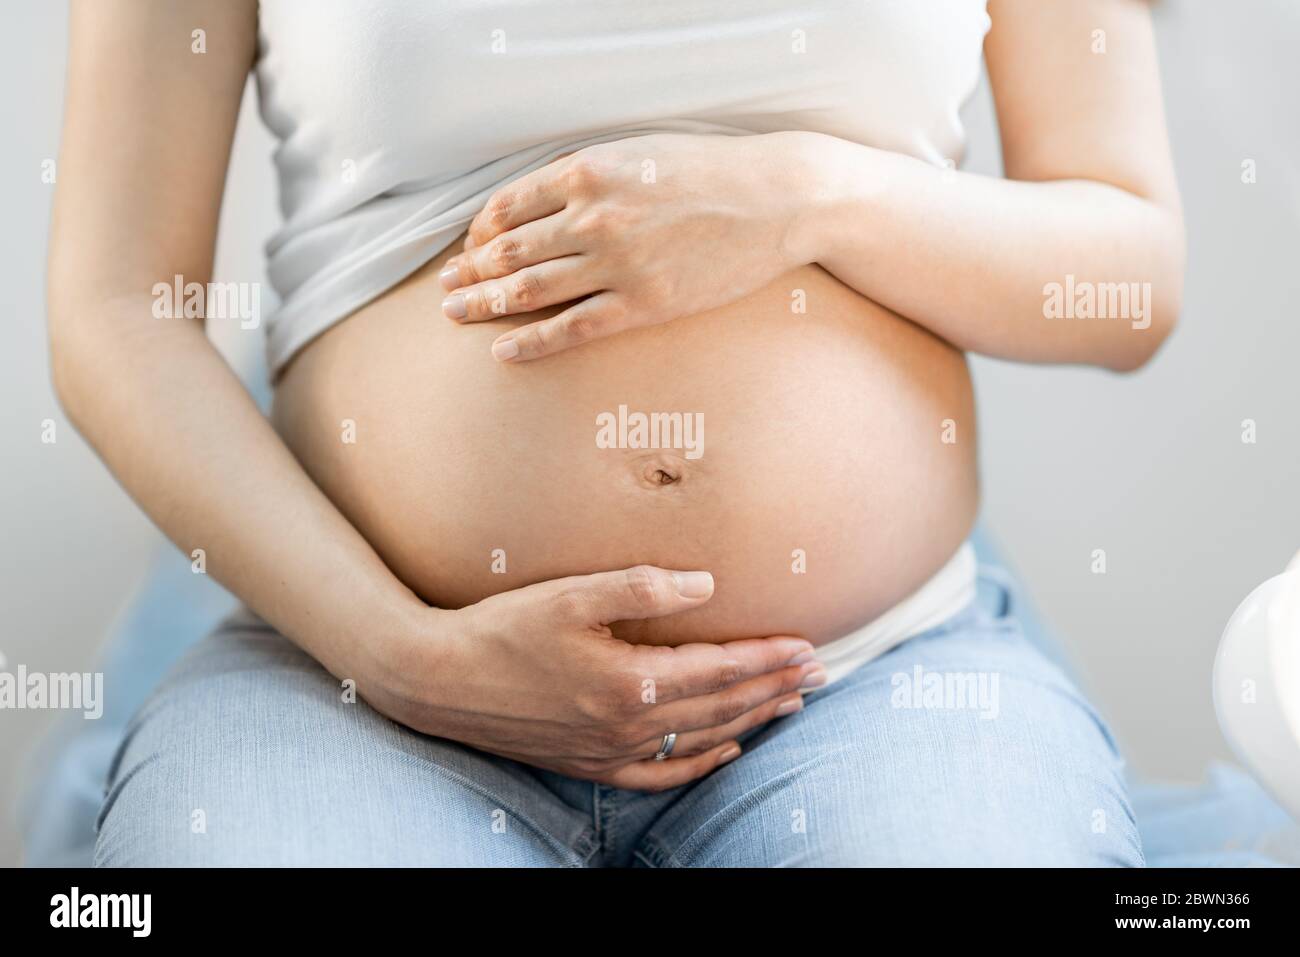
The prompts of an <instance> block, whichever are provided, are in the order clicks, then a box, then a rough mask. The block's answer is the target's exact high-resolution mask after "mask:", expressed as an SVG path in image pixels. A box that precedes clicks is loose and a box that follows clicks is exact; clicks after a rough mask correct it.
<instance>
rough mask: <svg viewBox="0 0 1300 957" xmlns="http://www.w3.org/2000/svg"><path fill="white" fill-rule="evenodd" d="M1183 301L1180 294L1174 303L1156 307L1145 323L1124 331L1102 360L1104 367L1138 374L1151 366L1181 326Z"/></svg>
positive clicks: (1113, 370)
mask: <svg viewBox="0 0 1300 957" xmlns="http://www.w3.org/2000/svg"><path fill="white" fill-rule="evenodd" d="M1180 285H1181V284H1180ZM1181 298H1182V297H1181V294H1180V295H1179V296H1177V297H1176V298H1175V299H1174V300H1173V301H1169V302H1166V303H1165V304H1164V305H1162V306H1160V307H1159V308H1153V310H1152V312H1151V314H1150V315H1149V316H1148V317H1147V318H1146V319H1145V320H1142V321H1139V322H1138V323H1137V324H1136V325H1131V326H1129V327H1127V328H1125V329H1124V330H1123V332H1122V333H1120V336H1119V338H1120V342H1119V343H1118V344H1117V346H1116V347H1114V348H1112V350H1111V351H1110V352H1109V353H1108V354H1107V355H1106V357H1105V358H1104V359H1103V360H1102V365H1104V366H1105V367H1106V368H1108V369H1110V370H1111V371H1112V372H1136V371H1138V370H1139V369H1141V368H1143V367H1145V366H1146V365H1147V364H1148V363H1150V362H1151V360H1152V359H1154V358H1155V357H1156V353H1158V352H1159V351H1160V349H1161V347H1162V346H1163V345H1164V344H1165V342H1166V340H1168V338H1169V337H1170V335H1172V334H1173V331H1174V328H1175V327H1176V326H1177V325H1178V315H1179V312H1180V311H1181V309H1182V301H1181Z"/></svg>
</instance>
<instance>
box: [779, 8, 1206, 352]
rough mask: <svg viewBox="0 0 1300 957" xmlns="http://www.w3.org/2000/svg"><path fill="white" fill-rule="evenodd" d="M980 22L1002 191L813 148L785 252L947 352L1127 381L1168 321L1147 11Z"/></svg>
mask: <svg viewBox="0 0 1300 957" xmlns="http://www.w3.org/2000/svg"><path fill="white" fill-rule="evenodd" d="M989 11H990V14H991V17H992V20H993V27H992V30H991V31H990V32H989V35H988V38H987V39H986V41H985V58H986V61H987V63H988V70H989V78H990V81H991V83H992V87H993V94H994V99H995V102H996V105H997V111H998V120H999V126H1000V129H1001V134H1002V158H1003V166H1004V168H1005V170H1006V175H1007V177H1008V178H1007V179H996V178H991V177H987V176H979V175H974V174H968V173H960V172H953V171H947V170H942V171H941V170H936V169H935V168H934V167H933V166H930V165H929V164H927V163H922V162H920V161H918V160H914V159H911V158H908V157H904V156H900V155H898V154H892V153H886V154H881V153H879V152H878V151H874V150H867V149H864V148H862V147H858V146H854V145H852V144H848V143H844V142H843V141H838V140H837V141H829V140H828V141H827V143H826V145H825V147H824V148H823V149H821V151H820V152H821V155H822V158H821V161H820V162H821V164H822V167H823V169H825V170H827V171H828V173H827V174H826V179H825V183H826V187H825V191H824V194H823V195H821V196H820V197H819V198H818V202H817V204H816V206H817V208H815V209H813V210H811V211H810V212H809V213H808V214H807V217H806V221H805V222H804V223H802V224H801V225H799V226H797V227H796V232H795V235H796V240H795V245H796V247H797V248H800V249H802V250H806V253H801V255H805V254H806V255H807V256H808V258H809V259H810V260H812V261H816V262H819V263H821V264H822V266H824V267H825V268H826V269H827V270H829V271H830V272H832V273H833V274H834V275H835V276H837V277H838V278H839V279H840V280H841V281H843V282H845V283H847V284H849V285H851V286H853V287H854V288H856V289H857V290H858V291H860V292H862V293H863V294H864V295H866V296H868V297H869V298H871V299H873V300H875V301H876V302H879V303H880V304H881V305H884V306H887V307H888V308H890V309H892V310H894V311H895V312H897V313H899V314H901V315H903V316H906V317H907V318H909V319H911V320H913V321H914V322H917V323H919V324H921V325H923V326H926V327H927V328H929V329H930V330H931V331H933V332H935V333H936V334H938V335H939V336H941V337H943V338H944V339H947V340H948V341H949V342H951V343H953V344H954V345H956V346H958V347H960V348H962V349H967V350H971V351H974V352H981V353H985V354H989V355H994V356H999V357H1003V358H1008V359H1016V360H1021V361H1028V362H1078V363H1088V364H1095V365H1100V366H1105V367H1108V368H1111V369H1115V370H1130V369H1135V368H1137V367H1138V366H1140V365H1142V364H1143V363H1144V362H1146V361H1147V360H1148V359H1149V358H1151V356H1152V355H1153V354H1154V353H1155V351H1156V349H1157V348H1158V347H1159V345H1160V343H1161V342H1162V341H1163V340H1164V338H1165V337H1166V336H1167V335H1168V334H1169V332H1170V330H1171V329H1172V328H1173V326H1174V323H1175V321H1176V320H1177V317H1178V312H1179V309H1180V306H1181V299H1182V285H1183V262H1184V255H1185V249H1184V237H1183V221H1182V210H1181V204H1180V201H1179V197H1178V187H1177V183H1176V181H1175V178H1174V172H1173V163H1172V160H1171V158H1170V155H1169V144H1168V139H1167V136H1166V132H1165V122H1164V110H1163V106H1162V103H1161V96H1160V80H1159V74H1158V70H1157V64H1156V51H1155V42H1154V38H1153V36H1152V30H1151V19H1150V14H1149V12H1148V10H1147V8H1146V4H1145V3H1143V2H1140V0H1086V2H1071V3H1043V2H1042V0H992V2H990V4H989ZM1089 297H1091V298H1090V299H1089ZM1089 313H1091V315H1093V316H1098V317H1099V318H1087V316H1088V314H1089ZM1116 313H1118V315H1115V314H1116ZM1100 316H1109V318H1100Z"/></svg>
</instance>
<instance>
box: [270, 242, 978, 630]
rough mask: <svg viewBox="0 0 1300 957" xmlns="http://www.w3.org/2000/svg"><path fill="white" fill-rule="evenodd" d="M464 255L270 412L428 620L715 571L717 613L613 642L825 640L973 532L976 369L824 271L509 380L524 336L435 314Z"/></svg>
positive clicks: (406, 292) (341, 332)
mask: <svg viewBox="0 0 1300 957" xmlns="http://www.w3.org/2000/svg"><path fill="white" fill-rule="evenodd" d="M459 248H460V244H459V243H456V244H453V246H452V248H451V249H450V250H449V251H448V252H447V253H446V254H444V255H443V256H440V257H438V259H437V260H435V261H434V262H432V263H430V264H429V265H428V266H426V267H425V268H424V269H422V270H420V272H418V273H417V274H416V275H414V276H412V277H411V278H410V279H408V280H407V281H406V282H405V283H403V284H402V285H400V286H398V287H397V288H395V289H393V290H392V291H390V292H389V293H387V294H386V295H384V296H383V297H382V298H380V299H378V300H376V301H375V302H373V303H371V304H370V305H369V306H367V307H366V308H364V309H362V310H361V311H360V312H357V313H355V314H354V315H352V316H351V317H350V318H348V319H347V320H345V321H344V322H342V323H340V324H339V325H337V326H335V327H333V328H332V329H331V330H330V331H328V332H327V333H325V334H324V335H323V336H321V337H320V338H318V339H317V340H315V341H314V342H313V343H312V344H311V345H309V346H308V347H307V348H306V349H305V350H304V351H303V352H302V353H301V354H300V355H299V356H298V357H297V358H296V359H295V360H294V362H293V363H292V364H291V366H290V367H289V369H288V370H287V371H286V373H285V374H284V376H283V377H282V379H281V381H280V384H279V386H278V388H277V391H276V399H275V409H274V421H275V423H276V427H277V429H278V430H279V431H280V433H281V435H283V436H284V438H285V440H286V441H287V442H288V444H289V446H290V448H291V449H292V450H293V451H294V453H295V454H296V455H297V456H298V458H299V460H300V461H301V462H302V464H303V465H304V467H305V468H306V469H307V471H308V472H309V473H310V475H311V476H312V477H313V479H314V480H315V481H316V482H317V484H319V485H320V487H321V488H322V489H323V490H324V491H325V493H326V494H327V495H329V497H330V498H331V499H332V500H333V501H334V502H335V503H336V504H337V505H338V507H339V508H340V509H341V510H342V511H343V513H344V514H345V515H346V516H347V517H348V518H349V519H350V520H351V521H352V523H353V524H354V525H355V526H356V527H357V528H358V529H359V530H360V531H361V533H362V534H363V535H364V536H365V537H366V538H367V540H368V541H369V542H370V543H371V544H372V545H373V546H374V548H375V549H376V551H377V552H378V553H379V554H380V556H381V557H382V558H383V559H384V560H385V562H386V563H387V564H388V565H389V566H390V567H391V568H392V570H393V571H394V572H395V573H396V574H397V575H398V576H399V577H400V578H401V579H402V580H403V581H404V582H405V583H406V584H407V585H408V586H409V587H410V588H411V589H412V590H414V591H415V592H416V593H417V594H418V595H420V596H421V597H422V598H423V599H424V600H425V601H427V602H429V603H430V604H433V605H438V606H441V607H453V608H454V607H461V606H464V605H467V604H472V603H474V602H476V601H479V600H481V599H483V598H485V597H487V596H488V595H491V594H494V593H496V592H500V591H504V590H507V589H512V588H517V587H519V586H522V585H526V584H529V583H532V582H537V581H543V580H546V579H551V578H557V577H562V576H566V575H576V574H586V573H591V572H597V571H604V570H608V569H615V568H624V567H627V566H630V565H635V564H638V563H642V562H645V563H650V564H655V565H660V566H664V567H667V568H674V569H706V570H708V571H711V572H712V573H713V575H714V579H715V582H716V589H715V593H714V597H713V598H712V599H711V600H710V601H709V602H708V603H707V604H706V605H704V606H702V607H700V608H698V609H694V610H692V611H690V612H687V613H684V614H680V615H675V616H671V617H668V618H662V619H657V620H653V621H647V622H626V623H621V624H619V625H616V626H615V632H616V634H619V635H620V636H622V637H625V638H627V639H629V640H633V641H644V642H653V643H657V644H677V643H681V642H684V641H694V640H720V639H725V638H735V637H745V636H750V635H767V634H794V635H802V636H804V637H807V638H808V639H810V640H812V641H814V642H816V643H822V642H825V641H829V640H832V639H834V638H837V637H839V636H841V635H843V634H845V633H846V632H848V631H849V630H851V629H853V628H855V627H857V626H858V625H860V624H862V623H864V622H866V621H868V620H870V619H872V618H874V617H875V616H877V615H878V614H880V613H881V612H882V611H884V610H886V609H887V608H889V607H890V606H891V605H893V604H895V603H897V602H898V601H899V600H900V599H902V598H904V597H905V596H906V595H908V594H909V593H910V592H911V591H913V590H914V589H915V588H917V587H918V586H919V585H920V584H921V583H923V582H924V581H925V580H926V579H927V578H928V577H929V576H930V575H931V574H933V573H934V572H935V571H936V570H937V569H938V568H939V567H940V566H941V565H942V564H943V563H944V561H945V560H946V559H947V558H948V557H949V556H951V554H952V553H953V552H954V550H955V549H956V548H957V547H958V546H959V545H960V543H961V542H962V540H963V539H964V538H965V536H966V535H967V533H968V532H969V530H970V526H971V523H972V521H973V516H974V513H975V510H976V504H977V480H976V457H975V427H974V414H973V399H972V394H971V386H970V379H969V374H968V371H967V367H966V362H965V358H964V356H963V355H962V354H961V353H960V352H958V351H956V350H954V349H953V348H952V347H951V346H949V345H947V344H946V343H944V342H942V341H941V340H939V339H937V338H935V337H934V336H932V335H930V334H929V333H928V332H925V331H924V330H922V329H920V328H919V327H918V326H916V325H914V324H912V323H910V322H907V321H906V320H903V319H901V318H900V317H898V316H897V315H895V314H893V313H891V312H889V311H887V310H885V309H882V308H881V307H880V306H878V305H876V304H874V303H872V302H870V301H869V300H867V299H865V298H863V297H862V296H860V295H858V294H857V293H856V292H854V291H852V290H851V289H849V288H848V287H846V286H844V285H843V284H842V283H840V282H839V281H837V280H836V279H834V278H833V277H832V276H830V275H829V274H828V273H826V272H825V271H823V270H822V269H820V268H819V267H816V266H807V267H804V268H801V269H798V270H795V271H793V272H791V273H789V274H787V275H784V276H781V277H779V278H778V279H777V280H775V281H774V282H773V283H771V284H770V285H769V286H767V287H766V288H764V289H761V290H759V291H758V292H757V293H755V294H753V295H751V296H750V297H748V298H746V299H744V300H742V301H739V302H736V303H733V304H731V305H729V306H727V307H724V308H722V309H717V310H713V311H711V312H708V313H704V314H700V315H697V316H692V317H689V318H687V319H681V320H677V321H675V322H671V323H667V324H665V325H662V326H656V327H653V328H649V329H642V330H636V331H632V332H626V333H621V334H619V335H616V336H613V337H610V338H608V339H604V340H601V341H599V342H595V343H591V344H588V345H585V346H582V347H580V348H578V349H575V350H572V351H570V352H567V353H563V354H561V355H557V356H554V357H550V358H547V359H543V360H540V361H536V362H532V363H525V364H516V365H507V364H499V363H497V362H496V361H495V360H493V359H492V357H491V355H490V352H489V346H490V344H491V342H492V340H493V339H494V338H496V336H498V335H500V333H501V332H502V331H503V330H504V329H506V328H509V327H511V326H514V325H518V324H520V323H521V322H522V321H524V320H523V319H522V318H510V319H500V320H495V321H492V322H488V323H482V324H478V325H464V326H461V325H456V324H455V323H452V322H450V321H448V320H446V319H444V318H443V317H442V315H441V311H440V302H441V298H442V293H441V291H440V289H439V286H438V283H437V278H436V277H437V273H438V271H439V269H440V267H441V263H442V262H443V261H444V260H445V259H446V258H447V257H448V256H450V255H451V253H452V252H453V251H456V250H458V249H459ZM799 305H802V309H801V310H796V309H795V308H792V306H799ZM550 311H551V310H548V311H545V312H540V313H537V314H534V315H533V316H530V317H527V318H530V319H531V318H537V317H540V316H543V315H546V314H548V313H549V312H550ZM655 445H658V447H654V446H655Z"/></svg>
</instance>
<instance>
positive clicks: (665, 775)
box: [600, 741, 740, 791]
mask: <svg viewBox="0 0 1300 957" xmlns="http://www.w3.org/2000/svg"><path fill="white" fill-rule="evenodd" d="M738 757H740V743H739V742H737V741H726V742H724V743H722V744H720V745H718V746H717V747H716V748H711V749H709V750H708V751H705V752H704V753H703V754H696V755H692V756H691V757H687V758H669V759H668V760H667V761H655V760H653V759H652V760H649V761H634V762H633V763H632V764H625V765H623V767H621V768H618V769H617V770H615V771H611V772H609V773H608V774H605V775H601V777H600V780H601V782H602V783H604V784H610V785H612V786H614V787H617V788H626V789H628V790H632V791H666V790H668V789H669V788H675V787H680V786H681V785H683V784H687V783H689V782H691V781H694V780H695V779H696V778H702V777H704V775H706V774H708V773H710V772H711V771H714V770H716V769H717V768H719V767H720V766H722V765H724V764H727V763H729V762H731V761H734V760H736V758H738Z"/></svg>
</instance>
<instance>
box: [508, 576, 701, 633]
mask: <svg viewBox="0 0 1300 957" xmlns="http://www.w3.org/2000/svg"><path fill="white" fill-rule="evenodd" d="M530 587H532V588H543V589H547V590H549V591H550V592H551V595H550V597H551V600H552V602H554V603H555V605H556V606H557V607H558V608H559V611H560V613H561V615H562V616H564V617H566V618H568V619H570V620H571V621H572V622H573V623H574V624H578V625H584V626H587V627H594V626H600V625H608V624H609V623H610V622H614V621H629V620H631V619H639V618H659V617H662V616H663V615H671V614H674V613H676V612H679V611H686V610H688V609H690V608H696V607H698V606H700V605H703V604H704V603H705V602H706V601H708V600H709V599H710V598H711V597H712V596H713V576H712V575H710V574H709V573H708V572H701V571H670V570H669V569H666V568H657V567H655V566H654V565H636V566H634V567H632V568H623V569H619V570H618V571H612V572H598V573H596V574H594V575H576V576H573V577H571V578H558V579H556V580H554V581H550V582H543V583H542V584H540V585H533V586H530Z"/></svg>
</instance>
